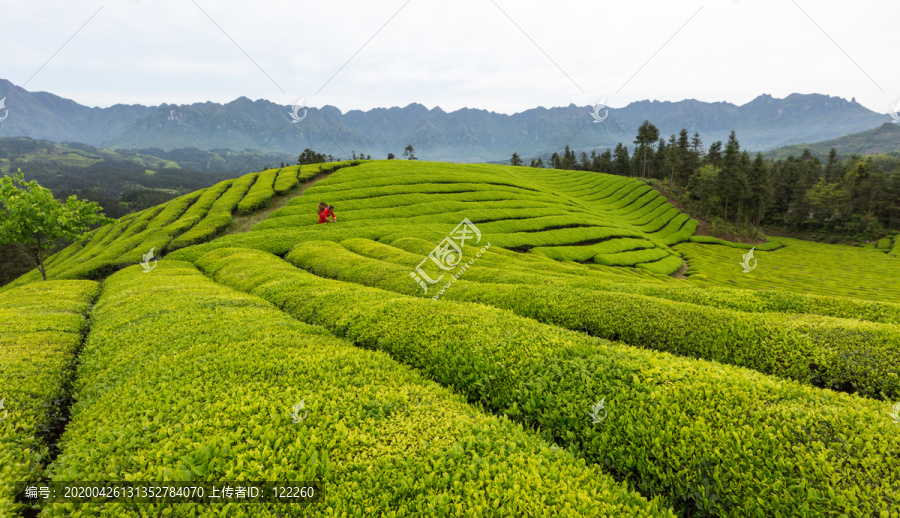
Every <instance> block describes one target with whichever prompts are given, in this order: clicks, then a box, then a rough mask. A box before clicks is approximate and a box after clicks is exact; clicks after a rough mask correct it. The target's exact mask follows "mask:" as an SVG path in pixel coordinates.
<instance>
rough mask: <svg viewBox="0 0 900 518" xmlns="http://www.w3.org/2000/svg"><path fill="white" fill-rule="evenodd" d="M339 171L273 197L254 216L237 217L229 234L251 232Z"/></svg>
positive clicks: (318, 177)
mask: <svg viewBox="0 0 900 518" xmlns="http://www.w3.org/2000/svg"><path fill="white" fill-rule="evenodd" d="M337 171H340V169H335V170H334V171H332V172H330V173H326V174H323V175H321V176H317V177H315V178H313V179H312V180H309V181H307V182H303V183H300V184H298V185H297V186H296V187H294V188H293V189H291V190H290V191H288V192H286V193H284V194H282V195H280V196H279V195H277V194H276V195H275V196H273V197H272V200H271V201H270V202H269V206H268V207H266V208H265V209H263V210H260V211H257V212H254V213H253V214H248V215H246V216H235V218H234V221H233V222H232V224H231V228H230V229H228V232H227V233H228V234H238V233H241V232H249V231H250V229H252V228H253V227H254V226H255V225H256V224H257V223H259V222H260V221H263V220H265V219H268V217H269V214H271V213H273V212H275V211H276V210H278V209H280V208H282V207H284V206H285V205H287V202H289V201H290V200H292V199H293V198H296V197H297V196H300V195H302V194H303V193H304V192H305V191H306V190H307V189H309V188H310V187H311V186H312V185H313V184H315V183H316V182H320V181H322V180H324V179H326V178H328V177H329V176H331V175H333V174H334V173H336V172H337ZM311 217H312V216H311Z"/></svg>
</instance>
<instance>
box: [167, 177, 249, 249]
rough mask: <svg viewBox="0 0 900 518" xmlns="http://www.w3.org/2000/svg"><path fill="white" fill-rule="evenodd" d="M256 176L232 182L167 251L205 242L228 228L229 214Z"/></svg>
mask: <svg viewBox="0 0 900 518" xmlns="http://www.w3.org/2000/svg"><path fill="white" fill-rule="evenodd" d="M258 174H259V173H251V174H247V175H244V176H241V177H240V178H237V179H236V180H234V181H233V182H232V184H231V186H230V187H229V188H228V190H227V191H225V193H224V194H222V196H220V197H219V199H217V200H216V202H215V203H213V205H212V207H211V208H210V209H209V212H207V213H206V216H204V218H203V219H202V220H200V222H199V223H197V224H196V225H194V226H193V227H191V229H190V230H188V231H187V232H185V233H184V234H181V235H180V236H178V237H176V238H175V239H173V240H172V242H171V243H170V244H169V249H170V250H175V249H178V248H182V247H185V246H190V245H193V244H197V243H200V242H203V241H206V240H208V239H211V238H212V237H213V236H215V235H216V234H218V233H219V232H221V231H222V230H224V229H226V228H228V226H229V225H231V222H232V216H231V214H232V213H233V212H234V210H235V208H236V207H237V206H238V203H240V201H241V199H243V197H244V195H245V194H246V193H247V190H248V189H250V186H251V185H253V183H254V182H255V181H256V177H257V175H258Z"/></svg>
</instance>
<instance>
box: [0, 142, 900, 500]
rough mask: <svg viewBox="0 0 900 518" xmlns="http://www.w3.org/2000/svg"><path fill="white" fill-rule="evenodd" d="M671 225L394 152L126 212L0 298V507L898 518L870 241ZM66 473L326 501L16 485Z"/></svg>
mask: <svg viewBox="0 0 900 518" xmlns="http://www.w3.org/2000/svg"><path fill="white" fill-rule="evenodd" d="M313 180H317V183H315V184H313V183H312V181H313ZM301 189H305V190H301ZM301 193H302V194H301ZM273 200H280V202H279V203H278V204H276V205H272V204H273V203H274V202H273ZM284 201H286V203H283V202H284ZM323 201H324V202H327V203H330V204H332V205H334V207H335V214H336V215H337V222H336V223H333V224H325V225H320V224H318V223H317V218H316V207H317V205H318V204H319V203H320V202H323ZM282 205H283V206H282ZM279 206H280V207H281V208H278V209H277V210H273V209H274V208H275V207H279ZM269 211H271V212H269ZM254 215H257V217H259V218H260V219H259V223H257V224H256V225H255V226H254V227H253V228H252V230H251V231H249V232H234V230H233V229H234V228H235V221H236V220H238V219H239V218H245V217H253V216H254ZM266 215H267V217H266ZM697 228H698V222H697V221H695V220H692V219H691V218H690V217H688V216H687V215H686V214H684V213H682V212H680V211H679V210H678V209H676V208H675V207H673V206H672V205H671V204H670V203H668V202H667V200H666V199H665V198H663V197H662V196H660V195H659V194H658V192H657V191H656V190H654V189H653V188H652V187H650V186H649V185H647V184H646V183H644V182H642V181H640V180H639V179H634V178H626V177H619V176H611V175H605V174H598V173H592V172H580V171H558V170H548V169H534V168H525V167H509V166H497V165H458V164H446V163H430V162H419V161H405V160H404V161H399V160H393V161H353V162H341V163H330V164H317V165H313V166H303V167H297V166H294V167H288V168H283V169H272V170H268V171H262V172H259V173H252V174H249V175H246V176H243V177H240V178H237V179H234V180H229V181H226V182H222V183H219V184H216V185H214V186H212V187H209V188H207V189H204V190H202V191H198V192H195V193H191V194H188V195H185V196H182V197H181V198H177V199H175V200H172V201H170V202H169V203H167V204H165V205H162V206H159V207H155V208H153V209H149V210H146V211H144V212H141V213H137V214H132V215H129V216H126V217H125V218H122V219H120V220H118V221H117V222H115V223H113V224H111V225H107V226H105V227H102V228H99V229H97V230H96V231H94V232H92V233H91V234H89V235H88V236H86V237H85V239H83V240H82V241H81V242H79V243H76V244H74V245H72V246H70V247H68V248H66V249H64V250H62V251H61V252H59V253H58V254H57V255H55V256H54V257H52V258H51V259H50V261H48V270H47V273H48V279H49V280H48V281H46V282H44V281H41V280H40V275H37V274H36V273H35V272H31V273H29V274H26V275H25V276H23V277H21V278H19V279H17V280H16V281H14V282H13V283H11V284H10V285H8V286H5V287H3V288H0V350H2V354H0V382H2V383H0V391H2V392H0V400H2V401H3V403H4V406H3V408H0V442H2V443H3V448H2V449H0V459H2V463H0V474H2V479H0V516H24V515H28V516H35V515H37V516H248V517H249V516H360V517H368V516H554V517H555V516H691V517H694V516H727V517H745V516H754V517H757V516H758V517H775V516H785V517H786V516H804V517H822V516H833V517H841V516H844V517H856V516H877V517H896V516H900V417H897V409H898V408H900V406H895V405H897V402H898V401H900V282H898V279H900V256H898V255H897V251H898V250H900V249H898V248H897V241H898V237H897V236H894V237H892V238H891V237H889V238H886V240H882V241H879V242H877V243H875V246H874V247H870V248H863V247H849V246H841V245H823V244H817V243H810V242H805V241H800V240H795V239H785V238H775V239H772V240H771V241H770V242H767V243H764V244H760V245H756V246H755V247H754V245H742V244H737V243H729V242H726V241H722V240H718V239H713V238H709V237H705V236H697V235H695V232H696V230H697ZM751 247H752V248H753V249H754V250H753V251H754V257H753V258H752V259H751V260H750V261H747V260H746V258H745V254H748V252H749V250H750V248H751ZM151 248H152V249H154V251H155V255H154V257H153V258H150V259H149V260H148V259H147V258H146V254H147V253H148V252H149V251H150V250H151ZM748 257H749V256H748ZM139 263H142V264H139ZM741 263H744V264H748V265H749V266H752V268H749V267H745V266H742V264H741ZM745 269H748V270H749V271H747V272H745V271H744V270H745ZM298 402H300V403H302V405H301V406H299V407H298V406H297V405H298ZM297 408H302V411H303V412H304V414H303V416H302V418H299V417H297V415H296V412H297ZM4 412H5V414H4ZM4 416H5V417H4ZM65 481H167V482H196V483H199V482H208V483H212V482H225V481H282V482H302V481H315V482H316V483H317V484H319V485H320V487H321V488H322V489H323V492H322V495H321V496H320V498H319V499H318V500H317V501H315V502H313V503H305V504H300V503H293V504H284V503H265V504H246V503H235V502H232V503H225V502H216V503H197V502H180V503H142V504H135V503H125V502H105V503H104V502H96V503H72V502H50V503H41V504H34V503H32V502H25V501H24V500H23V499H22V498H21V495H19V498H18V499H17V498H16V494H17V493H16V491H17V487H16V484H17V483H19V486H21V483H23V482H29V483H41V482H42V483H47V482H65Z"/></svg>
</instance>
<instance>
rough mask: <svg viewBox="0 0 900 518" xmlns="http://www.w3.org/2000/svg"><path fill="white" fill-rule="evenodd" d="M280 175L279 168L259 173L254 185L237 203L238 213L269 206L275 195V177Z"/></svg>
mask: <svg viewBox="0 0 900 518" xmlns="http://www.w3.org/2000/svg"><path fill="white" fill-rule="evenodd" d="M277 176H278V169H269V170H267V171H263V172H261V173H259V175H258V176H257V177H256V182H254V183H253V187H251V188H250V191H249V192H247V195H246V196H244V197H243V198H242V199H241V201H240V202H239V203H238V205H237V212H238V214H244V215H246V214H250V213H251V212H256V211H257V210H259V209H261V208H263V207H265V206H267V205H268V204H269V200H271V199H272V196H275V189H274V185H275V178H276V177H277Z"/></svg>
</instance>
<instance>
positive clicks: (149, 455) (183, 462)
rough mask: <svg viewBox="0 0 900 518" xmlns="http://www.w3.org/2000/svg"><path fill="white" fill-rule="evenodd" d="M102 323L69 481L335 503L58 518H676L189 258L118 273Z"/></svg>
mask: <svg viewBox="0 0 900 518" xmlns="http://www.w3.org/2000/svg"><path fill="white" fill-rule="evenodd" d="M92 321H93V325H92V330H91V333H90V336H89V338H88V340H87V343H86V344H85V348H84V352H83V354H82V356H81V362H80V365H79V369H78V380H77V383H76V398H77V403H76V404H75V405H74V407H73V411H72V420H71V423H70V425H69V426H68V428H67V429H66V432H65V434H64V436H63V441H62V454H61V455H60V456H59V457H58V459H57V460H56V462H55V463H54V464H53V465H51V467H50V470H49V471H50V473H51V475H52V477H51V479H52V480H57V481H61V480H80V481H91V480H112V481H121V480H125V481H185V482H191V481H207V482H217V481H218V482H224V481H244V480H257V481H260V480H270V481H284V482H287V481H317V482H318V483H320V484H321V486H322V490H323V495H324V496H323V497H322V498H323V500H322V501H321V502H318V503H311V504H308V505H306V506H301V505H292V506H290V507H288V506H286V505H282V506H277V505H269V504H251V505H245V506H241V505H236V504H227V505H222V504H218V505H217V504H211V505H199V504H173V505H168V506H161V505H154V504H143V505H141V506H140V507H136V508H130V507H126V505H125V504H104V505H99V504H94V505H90V506H86V505H85V506H80V507H77V506H75V505H74V504H66V503H58V504H52V505H51V506H49V507H48V508H47V509H45V511H44V513H43V515H42V516H85V515H92V516H96V515H100V516H123V515H124V516H150V515H153V516H224V515H227V516H241V517H250V516H253V517H256V516H284V515H285V514H287V515H290V516H334V517H341V516H359V517H368V516H388V515H398V516H451V515H453V516H470V515H475V516H484V515H497V516H501V515H502V516H529V515H534V516H549V515H557V514H558V515H560V516H646V517H655V516H667V517H674V514H672V512H671V510H669V509H667V508H665V507H664V506H663V505H661V504H660V503H659V502H658V501H648V500H646V499H645V498H643V497H641V496H640V495H638V494H637V493H635V492H634V491H632V490H629V489H628V488H626V487H625V486H624V485H620V484H618V483H616V482H615V481H614V480H613V478H612V477H610V476H609V475H606V474H604V473H602V472H601V471H600V469H598V468H597V467H595V466H587V465H586V464H585V462H584V461H583V460H582V459H577V458H575V457H574V456H573V455H572V454H571V453H568V452H565V451H561V450H557V449H552V448H551V447H550V445H549V444H548V443H546V442H544V441H543V440H541V439H540V438H539V437H537V436H536V435H535V434H533V433H531V432H526V431H524V430H523V429H522V427H521V426H520V425H517V424H514V423H512V422H510V421H509V420H508V419H506V418H504V417H495V416H491V415H487V414H485V413H483V412H482V411H481V410H479V409H475V408H473V407H471V406H469V405H466V403H465V400H464V398H462V397H461V396H459V395H455V394H453V393H452V392H451V391H449V390H446V389H444V388H442V387H440V386H438V385H437V384H435V383H434V382H432V381H429V380H427V379H425V378H424V377H423V376H421V375H420V374H418V373H417V372H415V371H414V370H412V369H410V368H408V367H406V366H403V365H402V364H399V363H397V362H395V361H394V360H392V359H391V358H390V356H388V355H387V354H385V353H382V352H376V351H366V350H362V349H359V348H357V347H354V346H353V345H352V344H351V343H349V342H347V341H346V340H342V339H339V338H335V337H334V336H332V335H331V334H329V333H328V332H327V331H325V330H324V329H322V328H319V327H315V326H309V325H306V324H302V323H300V322H297V321H296V320H295V319H293V318H291V317H289V316H287V315H285V314H283V313H282V312H280V311H278V310H277V309H276V308H275V307H274V306H272V305H271V304H270V303H268V302H266V301H264V300H262V299H260V298H257V297H255V296H250V295H246V294H243V293H239V292H236V291H233V290H231V289H228V288H225V287H222V286H219V285H216V284H215V283H214V282H212V281H211V280H209V279H207V278H205V277H204V276H202V275H201V274H200V273H199V272H198V271H197V270H196V269H195V268H194V267H193V266H191V265H190V264H188V263H183V262H178V261H169V260H167V261H165V262H164V263H160V265H159V267H158V268H157V269H155V270H154V271H153V272H151V273H150V274H144V273H142V271H141V270H140V269H139V268H128V269H125V270H122V271H120V272H118V273H116V274H115V275H113V276H112V277H110V278H109V279H108V280H107V281H106V282H105V283H104V286H103V295H102V297H101V298H100V300H99V301H98V303H97V306H96V308H95V310H94V312H93V317H92ZM223 323H227V325H223ZM301 400H302V401H304V405H305V408H306V410H305V411H304V414H303V415H304V418H303V419H301V420H300V421H299V422H298V421H296V420H294V419H292V417H291V415H290V412H291V408H292V406H293V405H295V404H296V403H297V402H298V401H301Z"/></svg>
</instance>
